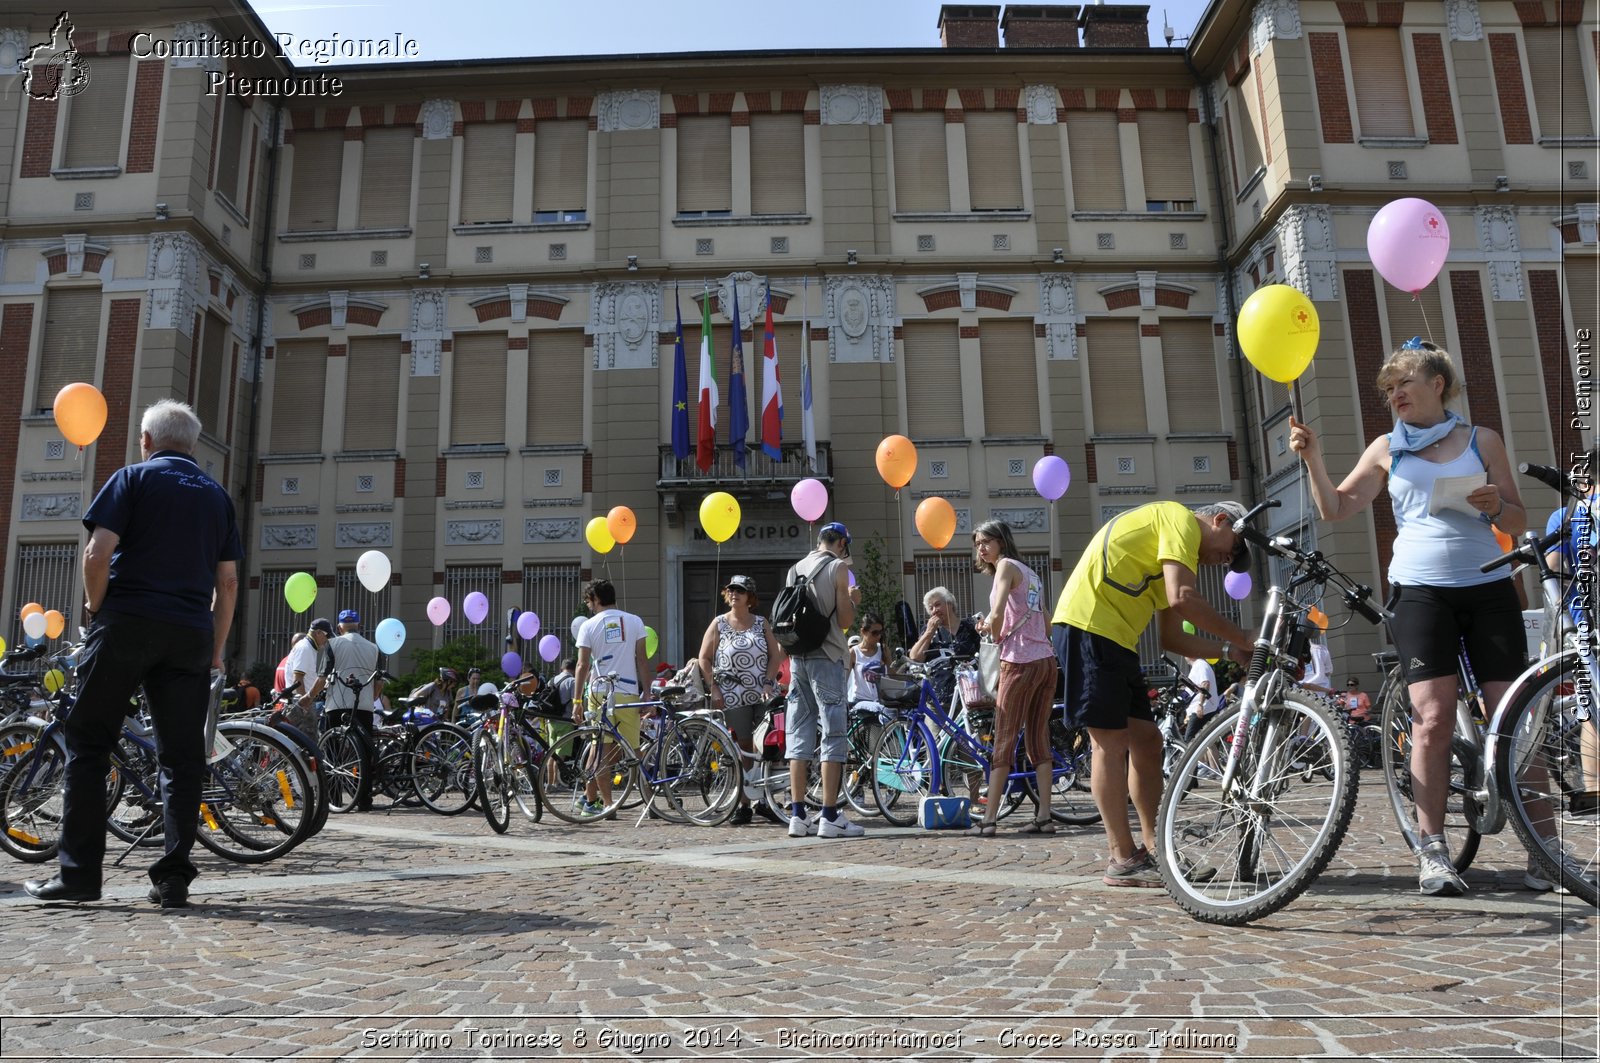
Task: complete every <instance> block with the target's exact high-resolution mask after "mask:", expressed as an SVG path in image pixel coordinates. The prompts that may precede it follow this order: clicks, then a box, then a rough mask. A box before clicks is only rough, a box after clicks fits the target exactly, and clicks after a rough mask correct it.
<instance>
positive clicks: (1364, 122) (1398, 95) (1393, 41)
mask: <svg viewBox="0 0 1600 1063" xmlns="http://www.w3.org/2000/svg"><path fill="white" fill-rule="evenodd" d="M1345 34H1346V36H1347V37H1348V39H1349V41H1350V70H1351V72H1352V73H1353V74H1354V78H1353V80H1354V82H1355V90H1356V120H1357V123H1358V124H1359V126H1360V129H1361V135H1362V136H1363V137H1412V136H1416V134H1417V128H1416V125H1415V124H1414V123H1413V122H1412V120H1411V90H1410V88H1409V87H1408V83H1407V80H1406V63H1405V57H1404V55H1403V53H1402V51H1401V47H1400V30H1399V29H1398V28H1396V27H1394V26H1367V27H1350V28H1348V29H1346V30H1345ZM1439 76H1440V77H1443V76H1444V72H1443V71H1440V73H1439Z"/></svg>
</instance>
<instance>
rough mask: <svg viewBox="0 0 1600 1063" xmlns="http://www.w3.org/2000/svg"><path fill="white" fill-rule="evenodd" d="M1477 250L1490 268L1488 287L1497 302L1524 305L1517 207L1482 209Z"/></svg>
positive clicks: (1478, 215)
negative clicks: (1481, 253) (1481, 252)
mask: <svg viewBox="0 0 1600 1063" xmlns="http://www.w3.org/2000/svg"><path fill="white" fill-rule="evenodd" d="M1475 214H1476V217H1477V222H1478V247H1479V248H1480V249H1481V250H1482V251H1483V253H1484V257H1485V259H1486V260H1487V263H1486V264H1487V265H1488V268H1489V288H1490V291H1491V292H1492V295H1493V299H1494V301H1495V302H1499V303H1508V302H1519V303H1520V302H1522V300H1523V287H1522V241H1521V238H1520V237H1519V236H1518V235H1517V208H1516V207H1511V206H1490V207H1479V208H1478V209H1477V211H1476V212H1475Z"/></svg>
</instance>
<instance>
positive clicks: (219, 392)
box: [194, 313, 228, 439]
mask: <svg viewBox="0 0 1600 1063" xmlns="http://www.w3.org/2000/svg"><path fill="white" fill-rule="evenodd" d="M205 321H206V326H205V335H203V336H202V337H201V338H200V364H199V365H198V366H197V367H196V369H197V370H198V371H199V374H200V379H199V380H197V381H196V382H195V391H194V394H195V410H194V412H195V414H196V415H197V416H198V417H199V418H200V424H201V426H202V427H203V428H204V429H205V430H206V431H207V432H209V433H210V434H211V435H212V436H213V437H214V438H216V439H223V438H225V436H226V435H227V431H228V323H227V322H226V321H224V320H222V318H220V317H218V316H217V315H216V314H209V313H208V314H207V315H206V317H205Z"/></svg>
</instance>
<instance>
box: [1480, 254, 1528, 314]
mask: <svg viewBox="0 0 1600 1063" xmlns="http://www.w3.org/2000/svg"><path fill="white" fill-rule="evenodd" d="M1488 266H1489V290H1490V292H1491V295H1492V297H1493V299H1494V301H1495V302H1497V303H1520V302H1522V301H1523V300H1524V299H1525V298H1526V293H1525V292H1524V290H1523V287H1522V263H1521V262H1518V261H1517V260H1516V259H1514V258H1512V259H1495V260H1493V261H1491V262H1489V263H1488Z"/></svg>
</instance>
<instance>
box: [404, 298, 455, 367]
mask: <svg viewBox="0 0 1600 1063" xmlns="http://www.w3.org/2000/svg"><path fill="white" fill-rule="evenodd" d="M444 311H445V297H444V289H443V288H416V289H413V290H412V292H411V331H410V333H409V334H407V336H406V337H405V338H406V339H408V340H410V341H411V375H412V376H438V375H439V359H440V354H441V349H440V344H441V342H442V341H443V340H444Z"/></svg>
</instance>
